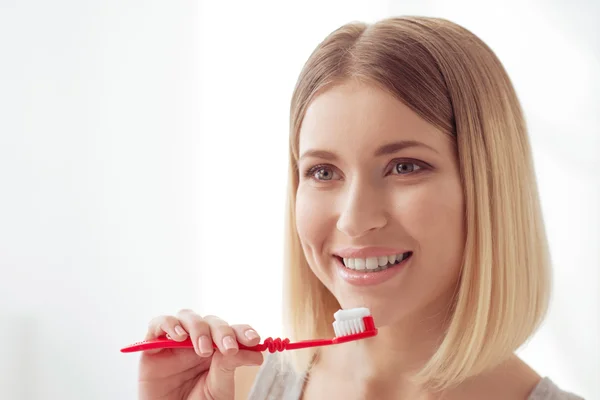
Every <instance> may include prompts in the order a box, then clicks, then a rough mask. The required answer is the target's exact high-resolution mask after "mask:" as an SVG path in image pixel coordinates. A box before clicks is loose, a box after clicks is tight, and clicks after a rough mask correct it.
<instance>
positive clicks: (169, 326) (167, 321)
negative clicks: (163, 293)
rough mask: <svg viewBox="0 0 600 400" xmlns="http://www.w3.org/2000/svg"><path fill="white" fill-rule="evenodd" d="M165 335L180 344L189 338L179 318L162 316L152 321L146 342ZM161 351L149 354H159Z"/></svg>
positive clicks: (157, 350) (153, 351) (152, 351)
mask: <svg viewBox="0 0 600 400" xmlns="http://www.w3.org/2000/svg"><path fill="white" fill-rule="evenodd" d="M164 334H166V335H167V336H168V337H170V338H171V339H173V340H175V341H178V342H181V341H183V340H185V339H186V338H187V332H186V331H185V330H184V329H183V327H182V326H181V323H180V322H179V320H178V319H177V318H175V317H174V316H172V315H161V316H159V317H156V318H153V319H152V320H151V321H150V323H149V324H148V331H147V332H146V336H145V338H144V340H152V339H156V338H158V337H160V336H163V335H164ZM160 350H162V349H156V350H150V351H149V352H150V353H158V352H159V351H160Z"/></svg>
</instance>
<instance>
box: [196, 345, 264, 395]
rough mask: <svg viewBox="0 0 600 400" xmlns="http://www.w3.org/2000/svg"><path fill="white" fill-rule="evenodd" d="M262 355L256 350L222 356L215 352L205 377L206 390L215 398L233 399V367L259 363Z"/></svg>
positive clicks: (261, 360) (261, 361)
mask: <svg viewBox="0 0 600 400" xmlns="http://www.w3.org/2000/svg"><path fill="white" fill-rule="evenodd" d="M262 363H263V355H262V353H260V352H257V351H250V350H240V351H238V352H237V353H236V354H233V355H229V356H224V355H223V354H221V353H220V352H215V354H214V356H213V359H212V363H211V365H210V370H209V371H208V375H207V377H206V391H207V393H208V394H210V396H211V397H212V398H214V399H215V400H233V398H234V396H235V369H236V368H238V367H241V366H252V365H261V364H262Z"/></svg>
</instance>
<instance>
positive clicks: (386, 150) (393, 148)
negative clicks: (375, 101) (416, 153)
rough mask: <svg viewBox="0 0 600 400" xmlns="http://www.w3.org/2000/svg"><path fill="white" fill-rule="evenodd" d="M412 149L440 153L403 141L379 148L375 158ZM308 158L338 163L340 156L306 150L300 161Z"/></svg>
mask: <svg viewBox="0 0 600 400" xmlns="http://www.w3.org/2000/svg"><path fill="white" fill-rule="evenodd" d="M411 147H425V148H427V149H429V150H433V151H434V152H436V153H439V152H438V151H437V150H436V149H434V148H433V147H431V146H428V145H426V144H425V143H422V142H417V141H416V140H401V141H399V142H393V143H388V144H385V145H383V146H381V147H380V148H378V149H377V150H376V151H375V153H374V156H375V157H381V156H385V155H390V154H394V153H397V152H399V151H400V150H404V149H408V148H411ZM306 157H314V158H322V159H324V160H330V161H336V160H337V159H338V156H337V155H335V153H332V152H330V151H327V150H316V149H311V150H306V151H305V152H304V153H303V154H302V155H301V156H300V158H299V160H301V159H303V158H306Z"/></svg>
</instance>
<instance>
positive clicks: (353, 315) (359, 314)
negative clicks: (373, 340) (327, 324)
mask: <svg viewBox="0 0 600 400" xmlns="http://www.w3.org/2000/svg"><path fill="white" fill-rule="evenodd" d="M370 315H371V311H369V309H368V308H365V307H360V308H351V309H349V310H339V311H338V312H336V313H335V314H333V317H334V318H335V321H334V322H333V331H334V332H335V336H336V337H342V336H348V335H352V334H355V333H361V332H364V331H365V323H364V321H363V318H364V317H368V316H370Z"/></svg>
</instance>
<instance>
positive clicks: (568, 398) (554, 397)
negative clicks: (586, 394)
mask: <svg viewBox="0 0 600 400" xmlns="http://www.w3.org/2000/svg"><path fill="white" fill-rule="evenodd" d="M527 400H584V398H583V397H580V396H578V395H576V394H574V393H571V392H567V391H565V390H563V389H561V388H560V387H558V386H557V385H556V384H555V383H554V382H553V381H552V380H551V379H550V378H548V377H545V378H542V379H541V380H540V382H539V383H538V384H537V385H536V387H535V388H534V389H533V391H532V392H531V394H530V395H529V397H528V398H527Z"/></svg>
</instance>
